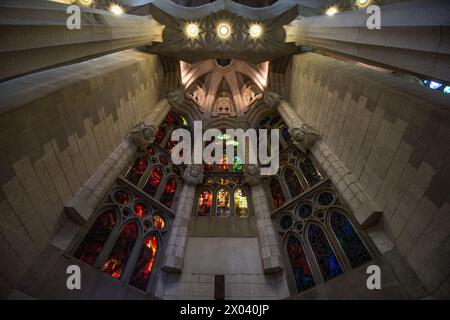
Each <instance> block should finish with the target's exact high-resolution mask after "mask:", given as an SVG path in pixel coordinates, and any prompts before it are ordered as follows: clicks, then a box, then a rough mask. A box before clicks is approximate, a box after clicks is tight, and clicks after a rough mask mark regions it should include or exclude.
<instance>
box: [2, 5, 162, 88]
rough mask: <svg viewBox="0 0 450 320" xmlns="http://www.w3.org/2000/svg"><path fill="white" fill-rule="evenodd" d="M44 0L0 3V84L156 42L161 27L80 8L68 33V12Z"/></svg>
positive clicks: (150, 20)
mask: <svg viewBox="0 0 450 320" xmlns="http://www.w3.org/2000/svg"><path fill="white" fill-rule="evenodd" d="M67 8H68V5H67V4H62V3H55V2H50V1H36V0H21V1H17V0H2V1H0V34H1V35H2V46H1V48H0V55H1V58H2V65H1V72H0V80H6V79H10V78H13V77H17V76H20V75H23V74H27V73H30V72H33V71H37V70H42V69H44V68H49V67H52V66H56V65H61V64H66V63H72V62H74V61H77V62H79V61H83V60H87V59H90V58H92V57H98V56H100V55H105V54H110V53H113V52H116V51H120V50H125V49H129V48H136V47H141V46H146V45H150V44H151V43H152V42H162V32H163V30H164V26H163V25H161V24H159V23H158V22H156V21H155V20H154V19H153V18H152V17H150V16H147V17H141V16H136V15H128V14H124V15H121V16H117V15H115V14H113V13H111V12H109V11H105V10H98V9H92V8H87V7H81V12H80V29H69V28H68V27H67V23H68V21H69V22H71V21H73V18H70V17H71V16H73V14H74V13H73V11H70V14H68V13H67V12H66V11H67Z"/></svg>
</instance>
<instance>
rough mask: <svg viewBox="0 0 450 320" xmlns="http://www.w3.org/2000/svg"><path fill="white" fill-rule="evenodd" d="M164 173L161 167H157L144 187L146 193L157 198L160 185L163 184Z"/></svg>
mask: <svg viewBox="0 0 450 320" xmlns="http://www.w3.org/2000/svg"><path fill="white" fill-rule="evenodd" d="M162 177H163V172H162V170H161V168H160V167H156V168H154V169H153V170H152V172H150V176H149V177H148V180H147V183H146V184H145V186H144V191H145V192H147V193H148V194H149V195H151V196H152V197H154V196H155V194H156V192H157V191H158V187H159V184H160V183H161V180H162Z"/></svg>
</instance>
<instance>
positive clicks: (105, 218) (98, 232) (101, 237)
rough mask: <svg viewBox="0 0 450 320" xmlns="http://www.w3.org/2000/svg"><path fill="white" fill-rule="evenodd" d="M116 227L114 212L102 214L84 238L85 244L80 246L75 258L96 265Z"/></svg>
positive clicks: (109, 211)
mask: <svg viewBox="0 0 450 320" xmlns="http://www.w3.org/2000/svg"><path fill="white" fill-rule="evenodd" d="M115 225H116V214H115V213H114V211H113V210H108V211H105V212H103V213H102V214H100V215H99V216H98V217H97V219H96V220H95V222H94V224H93V225H92V226H91V228H90V229H89V231H88V233H87V234H86V236H85V237H84V239H83V242H82V243H81V244H80V245H79V246H78V249H77V250H76V252H75V254H74V257H75V258H77V259H80V260H81V261H84V262H86V263H87V264H90V265H94V263H95V260H96V259H97V257H98V255H99V254H100V251H101V250H102V249H103V246H104V245H105V243H106V240H108V237H109V235H110V234H111V231H112V230H113V228H114V226H115Z"/></svg>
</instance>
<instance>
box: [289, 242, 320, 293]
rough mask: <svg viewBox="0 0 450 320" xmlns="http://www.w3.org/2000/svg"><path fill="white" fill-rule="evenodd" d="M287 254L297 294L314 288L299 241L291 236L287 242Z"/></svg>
mask: <svg viewBox="0 0 450 320" xmlns="http://www.w3.org/2000/svg"><path fill="white" fill-rule="evenodd" d="M287 253H288V256H289V261H290V262H291V268H292V272H293V274H294V280H295V284H296V286H297V290H298V291H299V292H301V291H304V290H306V289H308V288H311V287H313V286H314V284H315V283H314V278H313V276H312V272H311V268H310V267H309V264H308V260H307V259H306V255H305V251H304V250H303V246H302V244H301V242H300V240H299V239H298V238H297V237H295V236H293V235H291V236H289V238H288V241H287Z"/></svg>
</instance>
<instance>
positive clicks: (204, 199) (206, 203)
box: [197, 188, 213, 217]
mask: <svg viewBox="0 0 450 320" xmlns="http://www.w3.org/2000/svg"><path fill="white" fill-rule="evenodd" d="M212 196H213V194H212V191H211V190H210V189H209V188H205V189H203V190H202V192H200V195H199V197H198V209H197V215H198V216H201V217H205V216H210V215H211V207H212Z"/></svg>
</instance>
